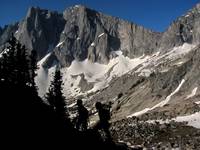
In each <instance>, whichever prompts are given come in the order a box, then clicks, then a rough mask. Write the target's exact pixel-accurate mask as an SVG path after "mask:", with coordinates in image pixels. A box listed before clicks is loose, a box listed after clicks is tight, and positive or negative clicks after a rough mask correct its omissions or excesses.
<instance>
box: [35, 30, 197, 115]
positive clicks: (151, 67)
mask: <svg viewBox="0 0 200 150" xmlns="http://www.w3.org/2000/svg"><path fill="white" fill-rule="evenodd" d="M102 34H103V33H102ZM62 44H63V42H60V43H59V44H58V45H57V46H60V45H62ZM92 45H93V46H94V45H95V44H94V43H92ZM194 47H195V45H191V44H187V43H185V44H183V45H182V46H179V47H174V48H173V49H171V50H169V52H167V53H165V54H161V53H160V52H156V53H155V54H152V55H146V56H144V55H143V56H140V57H137V58H133V59H130V58H129V57H126V56H124V55H123V53H122V51H115V52H114V53H115V54H116V55H117V57H115V58H113V59H111V60H110V61H109V63H108V64H99V63H93V62H90V61H89V60H88V59H85V60H84V61H78V60H74V61H73V62H72V63H71V66H70V67H66V68H62V69H61V71H62V73H63V80H64V94H65V95H66V96H67V97H74V96H79V95H84V94H88V93H91V92H96V91H98V90H101V89H103V88H106V87H108V86H109V82H110V81H111V80H112V79H113V78H116V77H120V76H122V75H124V74H127V73H131V74H132V73H137V74H138V76H144V77H149V76H150V75H151V73H152V72H154V71H155V69H156V67H157V66H158V65H159V64H162V63H164V62H166V61H169V60H170V61H173V60H176V59H177V58H181V57H182V56H183V55H184V54H187V53H188V52H190V51H191V50H192V49H193V48H194ZM48 56H49V54H47V55H46V56H45V57H44V58H43V59H42V60H41V61H40V62H39V63H38V65H39V66H40V69H39V70H38V77H37V80H38V81H37V83H38V87H39V89H40V90H39V91H40V92H39V93H43V94H44V91H46V89H47V84H45V83H44V82H46V81H45V80H47V81H48V83H49V80H50V79H51V77H49V76H50V74H52V70H53V69H52V68H51V69H44V68H43V67H42V66H41V64H42V62H43V61H45V60H46V58H47V57H48ZM180 62H181V61H180ZM181 64H182V63H181ZM181 64H180V65H181ZM138 66H140V67H139V68H138ZM136 67H137V70H135V68H136ZM54 69H55V66H54ZM164 69H165V68H164ZM165 71H168V70H167V68H166V69H165ZM82 78H84V80H86V81H87V83H89V84H90V85H92V88H90V90H88V91H85V92H82V90H81V87H80V86H79V83H80V81H81V79H82ZM182 82H184V80H183V81H182ZM182 82H181V85H182V84H183V83H182ZM181 85H180V86H181ZM42 89H43V90H42ZM178 90H179V89H177V91H178ZM175 93H176V91H174V93H172V94H171V95H169V96H168V97H167V98H166V100H165V101H163V102H162V103H160V104H157V105H156V107H160V106H163V105H165V104H166V103H168V101H169V100H170V98H171V96H172V95H173V94H175ZM40 95H42V94H40ZM148 109H149V110H151V109H154V107H153V108H146V109H145V111H147V110H148ZM145 111H143V112H145ZM137 114H140V113H137Z"/></svg>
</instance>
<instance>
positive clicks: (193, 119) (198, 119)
mask: <svg viewBox="0 0 200 150" xmlns="http://www.w3.org/2000/svg"><path fill="white" fill-rule="evenodd" d="M171 121H175V122H187V125H188V126H192V127H195V128H199V129H200V112H196V113H194V114H191V115H185V116H178V117H176V118H172V119H170V120H169V119H167V120H148V121H146V122H148V123H155V122H159V123H160V124H164V123H170V122H171Z"/></svg>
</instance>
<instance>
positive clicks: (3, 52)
mask: <svg viewBox="0 0 200 150" xmlns="http://www.w3.org/2000/svg"><path fill="white" fill-rule="evenodd" d="M8 51H9V49H7V48H6V49H4V50H3V51H2V52H1V53H0V58H1V57H3V54H6V53H7V52H8Z"/></svg>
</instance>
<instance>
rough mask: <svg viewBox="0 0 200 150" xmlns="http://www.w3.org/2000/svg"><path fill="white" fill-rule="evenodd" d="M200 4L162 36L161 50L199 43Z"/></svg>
mask: <svg viewBox="0 0 200 150" xmlns="http://www.w3.org/2000/svg"><path fill="white" fill-rule="evenodd" d="M199 24H200V4H197V5H196V7H194V8H193V9H191V10H189V11H188V12H187V13H186V14H185V15H183V16H181V17H179V18H178V19H177V20H176V21H174V22H173V23H172V24H171V25H170V27H169V28H168V29H167V31H165V32H164V33H163V35H162V39H161V41H160V49H162V50H164V51H165V50H167V49H169V48H172V47H175V46H180V45H182V44H183V43H199V39H200V26H199Z"/></svg>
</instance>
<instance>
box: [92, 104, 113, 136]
mask: <svg viewBox="0 0 200 150" xmlns="http://www.w3.org/2000/svg"><path fill="white" fill-rule="evenodd" d="M95 107H96V109H97V112H98V115H99V121H98V122H97V123H96V125H95V126H94V129H96V130H103V131H104V132H105V134H106V138H107V139H111V135H110V131H109V127H110V123H109V120H110V107H109V108H106V107H104V105H103V104H101V103H100V102H97V103H96V104H95Z"/></svg>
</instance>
